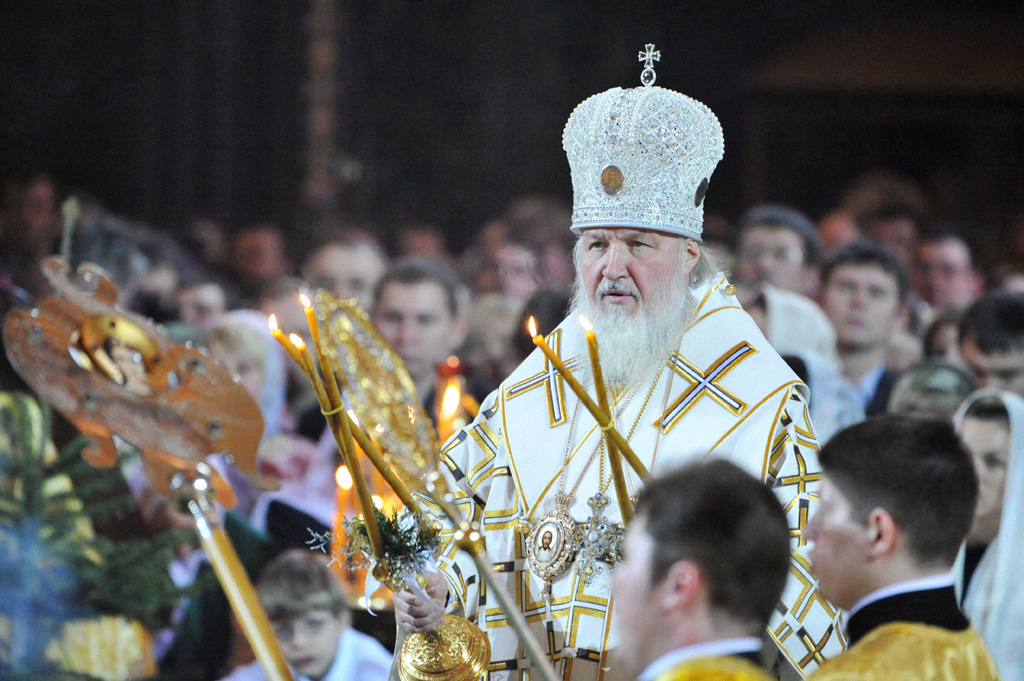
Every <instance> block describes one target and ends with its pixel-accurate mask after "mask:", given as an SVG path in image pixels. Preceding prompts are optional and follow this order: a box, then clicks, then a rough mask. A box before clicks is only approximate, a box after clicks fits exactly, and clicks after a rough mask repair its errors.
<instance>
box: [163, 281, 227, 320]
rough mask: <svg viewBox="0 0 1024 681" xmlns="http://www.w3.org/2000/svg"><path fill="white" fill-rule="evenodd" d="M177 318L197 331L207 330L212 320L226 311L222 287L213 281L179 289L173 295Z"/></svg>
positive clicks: (225, 299) (225, 298)
mask: <svg viewBox="0 0 1024 681" xmlns="http://www.w3.org/2000/svg"><path fill="white" fill-rule="evenodd" d="M175 302H176V303H177V305H178V318H179V319H181V321H182V322H184V323H185V324H186V325H188V326H189V327H191V328H193V329H197V330H199V331H209V330H210V329H211V328H212V326H213V324H214V321H215V320H216V319H217V317H219V316H220V315H222V314H224V312H226V311H227V297H226V296H225V295H224V289H222V288H221V287H220V286H218V285H217V284H214V283H206V284H200V285H198V286H191V287H189V288H183V289H180V290H179V291H178V293H177V295H176V296H175Z"/></svg>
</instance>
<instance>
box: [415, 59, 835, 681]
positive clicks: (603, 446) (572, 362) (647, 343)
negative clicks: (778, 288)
mask: <svg viewBox="0 0 1024 681" xmlns="http://www.w3.org/2000/svg"><path fill="white" fill-rule="evenodd" d="M652 50H653V46H648V55H651V54H652ZM652 58H653V57H652ZM647 66H648V69H646V70H645V75H644V77H642V78H641V80H642V81H643V82H644V83H645V86H644V87H640V88H636V89H631V90H622V89H620V88H615V89H613V90H609V91H607V92H604V93H602V94H599V95H596V96H594V97H591V98H590V99H588V100H586V101H585V102H583V103H582V104H580V105H579V106H578V107H577V108H576V110H575V111H574V112H573V114H572V116H571V117H570V118H569V122H568V124H567V125H566V128H565V134H564V146H565V149H566V152H567V154H568V157H569V164H570V166H571V171H572V182H573V204H574V205H573V222H572V229H573V231H574V232H575V233H576V234H578V235H579V240H578V242H577V245H576V251H575V260H576V272H577V280H576V297H575V301H574V303H573V310H572V312H571V313H570V315H569V317H568V318H567V319H566V320H565V321H563V322H562V323H561V324H560V325H559V326H558V328H557V329H555V331H554V332H552V333H551V335H550V336H548V338H547V342H548V344H549V345H550V346H551V347H552V348H553V350H554V351H555V352H556V353H558V354H559V355H560V356H561V358H562V360H563V362H564V363H565V364H566V365H567V367H569V369H570V370H571V371H572V372H573V374H574V376H575V377H576V378H577V379H578V380H580V381H581V382H583V383H584V384H585V385H587V386H588V388H589V391H590V392H591V394H594V387H593V380H591V378H590V377H591V367H590V362H589V359H588V354H587V349H586V347H587V346H586V340H585V336H584V334H583V332H582V330H581V328H580V327H579V325H578V323H577V318H578V316H579V315H580V314H581V313H582V314H584V315H586V316H587V317H588V318H589V319H590V321H591V322H592V324H593V326H594V329H595V331H596V333H597V337H598V339H599V342H600V358H601V362H602V365H603V368H604V375H605V377H606V384H607V387H608V392H609V395H608V397H609V403H610V404H611V409H612V411H613V412H614V420H615V425H616V428H617V429H618V431H619V432H620V433H621V434H622V436H623V437H624V438H626V439H627V440H628V442H629V444H630V446H631V448H632V449H633V450H634V452H635V453H636V454H637V456H638V457H639V458H640V460H641V462H642V463H643V464H644V465H645V466H646V468H647V470H648V471H650V472H651V473H652V474H657V473H658V472H660V471H663V470H665V469H668V468H671V467H675V466H678V465H680V464H683V463H686V462H689V461H694V460H698V459H701V458H703V457H706V456H708V455H709V454H714V455H716V456H720V457H723V458H726V459H729V460H731V461H733V462H734V463H736V464H738V465H739V466H740V467H742V468H743V469H745V470H747V471H749V472H750V473H752V474H753V475H754V476H756V477H757V478H758V479H760V480H763V481H764V482H765V483H767V484H769V485H772V486H774V488H775V489H776V491H777V493H778V496H779V499H780V500H781V501H782V503H783V506H784V508H785V509H786V512H787V517H788V521H789V525H790V533H791V536H792V546H791V548H792V556H793V560H792V566H791V571H790V572H791V579H790V580H789V584H788V585H787V589H786V592H785V594H784V596H783V599H782V603H781V604H780V606H779V607H778V608H777V609H776V613H775V616H774V618H773V620H772V622H771V624H770V626H769V627H768V630H767V634H768V637H770V638H771V639H773V640H774V641H775V643H776V644H777V646H774V648H775V649H777V650H778V651H780V653H781V655H778V656H777V657H778V659H780V660H782V661H783V663H785V664H788V665H789V666H791V667H792V668H794V669H796V670H798V671H799V673H800V674H801V675H806V674H808V673H809V672H811V671H812V670H813V669H814V668H815V667H816V666H817V664H818V662H820V661H821V660H822V658H823V656H825V655H827V654H828V653H829V652H836V653H838V652H839V651H840V650H841V649H842V646H843V642H842V638H841V635H840V633H839V628H838V626H837V624H838V617H839V615H838V612H837V610H836V609H835V608H834V607H833V606H832V605H831V604H829V603H828V602H827V601H825V600H824V599H822V598H820V597H819V596H818V595H817V591H816V584H815V580H814V578H813V576H812V575H811V574H810V568H809V563H808V561H807V560H806V557H805V552H806V547H805V546H804V539H803V537H802V534H801V533H802V530H803V525H804V523H805V522H806V519H807V516H808V513H809V509H810V507H811V505H812V503H814V502H815V500H816V498H815V496H814V494H815V490H816V487H817V482H816V481H817V479H818V477H819V469H818V463H817V459H816V450H817V443H816V441H815V437H814V432H813V429H812V427H811V424H810V423H809V421H808V416H807V394H806V388H805V386H803V385H802V384H801V383H800V382H799V380H798V379H797V377H796V376H795V375H794V374H793V373H792V371H791V370H790V369H789V368H788V366H787V365H786V364H785V363H784V362H783V361H782V359H781V358H780V357H779V356H778V354H776V353H775V352H774V351H773V350H772V348H771V346H770V345H769V344H768V342H767V341H766V340H765V339H764V336H763V335H762V334H761V332H760V331H759V330H758V329H757V326H756V325H755V324H754V322H753V321H752V320H751V318H750V317H749V315H747V314H746V313H745V312H744V311H743V309H742V308H741V307H740V305H739V303H738V302H737V301H736V299H735V297H734V294H735V290H734V289H733V287H732V286H730V285H729V283H728V282H727V281H726V279H725V278H724V277H723V276H722V275H721V274H720V273H718V270H717V267H716V266H715V264H714V262H713V261H712V260H711V258H710V257H709V256H708V255H707V254H706V253H705V252H704V251H703V250H702V249H701V244H700V241H701V230H702V222H703V200H704V194H705V192H706V190H707V185H708V178H709V177H710V175H711V172H712V171H713V170H714V168H715V166H716V165H717V163H718V161H719V160H720V159H721V157H722V150H723V142H722V129H721V126H720V125H719V123H718V119H717V118H716V117H715V115H714V114H713V113H712V112H711V111H710V110H709V109H708V108H707V107H706V106H704V105H703V104H701V103H700V102H697V101H695V100H693V99H690V98H689V97H686V96H684V95H681V94H679V93H677V92H673V91H671V90H666V89H663V88H660V87H653V86H652V84H653V79H654V73H653V70H651V69H650V68H649V67H650V66H651V61H650V60H648V64H647ZM648 74H649V75H648ZM441 460H442V462H443V463H444V466H443V468H446V469H447V473H449V474H450V483H451V484H452V488H453V489H454V490H457V491H456V494H455V496H456V501H457V503H458V506H459V507H460V509H461V511H462V513H463V514H464V516H465V517H466V518H469V519H472V520H474V521H477V522H479V523H480V525H481V527H482V528H483V531H484V534H485V540H486V545H487V551H488V554H489V557H490V559H491V561H492V562H493V563H494V566H495V569H496V570H497V572H498V577H499V580H501V581H503V582H504V587H505V588H506V589H507V591H508V592H509V593H511V594H514V597H515V599H516V602H517V603H518V605H519V607H520V609H521V610H522V612H523V614H524V616H525V618H526V620H527V621H528V622H529V624H530V627H531V629H532V631H533V634H534V635H535V637H536V638H537V639H538V640H539V641H540V642H541V645H542V647H544V648H546V650H547V652H548V654H549V656H550V657H551V659H552V661H553V663H554V664H555V665H556V668H557V669H558V670H559V672H560V674H561V675H562V677H563V678H565V679H572V680H573V681H582V680H590V679H609V680H610V679H613V678H620V677H619V676H618V675H617V674H621V673H622V671H621V670H623V669H625V666H624V665H620V664H618V662H617V660H616V651H615V647H616V643H617V640H616V635H615V633H614V631H613V627H612V626H610V625H611V620H612V618H613V616H614V613H613V611H614V608H613V603H612V599H611V591H610V581H609V573H610V569H611V568H612V567H613V566H614V564H615V563H616V562H617V561H619V560H620V559H621V549H620V541H621V536H622V518H621V514H620V510H619V506H618V504H617V503H616V500H615V499H614V488H613V485H612V474H611V472H610V469H611V467H610V465H609V461H608V447H607V443H606V440H605V436H604V432H603V431H602V429H601V428H600V426H598V424H597V422H596V421H595V419H594V418H593V417H592V416H591V414H590V413H589V412H588V411H587V410H586V408H584V407H581V405H580V404H579V403H578V401H577V400H576V398H575V395H574V394H573V393H572V392H571V391H570V390H568V389H567V388H566V386H565V384H564V381H563V380H562V378H561V377H560V376H559V375H558V373H557V372H556V371H555V370H554V369H553V367H552V365H551V363H550V362H549V361H548V360H547V359H546V358H545V357H544V355H543V354H541V353H540V352H539V351H537V352H534V353H533V354H532V355H531V356H530V357H528V358H527V359H526V360H525V361H524V362H523V364H522V365H520V366H519V367H518V368H517V369H516V370H515V371H514V372H513V373H512V375H511V376H510V377H509V378H508V379H506V381H505V382H504V383H503V384H502V385H501V387H500V388H499V389H498V390H497V391H496V392H495V393H493V394H492V395H490V397H488V398H487V399H486V400H485V401H484V403H483V405H482V408H481V411H480V414H479V416H478V418H477V419H476V421H474V422H473V423H472V424H470V425H469V426H468V427H466V428H465V429H464V430H462V431H461V432H459V433H457V434H456V435H454V436H453V437H452V438H451V439H449V440H448V442H447V443H446V444H445V445H444V447H443V449H442V455H441ZM625 468H626V469H627V480H626V482H627V487H628V489H629V490H630V494H631V495H633V494H635V493H636V491H637V490H638V489H639V487H640V486H641V481H640V479H639V477H638V476H637V475H636V474H635V473H633V472H631V471H629V467H628V466H625ZM547 532H551V533H552V536H553V537H554V540H553V546H552V547H551V548H550V550H541V551H538V549H541V548H542V546H541V541H542V538H543V537H544V536H546V533H547ZM446 536H448V537H450V536H451V531H450V530H449V531H448V534H447V535H446ZM439 567H440V570H441V572H440V574H439V575H435V576H433V577H432V579H431V580H430V583H429V588H428V593H429V594H430V595H431V597H433V598H434V599H435V600H436V601H437V602H438V603H448V605H449V608H450V609H461V611H462V612H463V613H464V614H465V615H466V616H467V617H469V618H470V619H471V620H472V621H474V622H476V623H477V625H478V626H479V627H480V628H481V629H483V630H484V631H485V632H487V635H488V636H489V638H490V641H491V663H490V667H489V678H490V679H493V680H497V679H501V680H504V679H520V680H521V679H526V678H530V677H529V675H528V668H529V664H530V663H529V660H528V659H527V658H526V656H525V655H524V653H523V650H522V648H521V647H520V646H519V643H518V642H517V640H516V637H515V635H514V632H513V630H512V629H511V628H510V626H509V624H508V621H507V618H506V616H505V615H504V614H503V613H502V611H501V610H500V609H499V608H497V607H495V601H494V599H493V598H491V599H488V598H487V594H486V590H481V588H480V579H479V578H478V576H477V574H476V570H475V567H474V565H473V563H472V561H470V560H469V559H468V558H467V557H465V556H462V555H459V554H458V552H457V550H456V548H455V547H454V545H453V544H452V543H451V542H449V543H448V544H446V545H445V547H444V548H443V551H442V553H441V556H440V558H439ZM395 609H396V619H397V620H398V623H399V626H400V628H401V629H402V630H404V631H410V632H422V631H429V630H431V629H432V628H434V627H436V626H437V623H438V621H439V619H440V613H439V611H438V609H437V608H435V607H432V606H431V605H430V604H425V603H422V602H420V601H418V600H417V599H416V598H415V597H413V596H411V595H410V594H399V595H397V596H396V597H395ZM620 652H621V651H620Z"/></svg>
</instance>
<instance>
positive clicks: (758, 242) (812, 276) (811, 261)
mask: <svg viewBox="0 0 1024 681" xmlns="http://www.w3.org/2000/svg"><path fill="white" fill-rule="evenodd" d="M737 231H738V232H739V238H738V239H737V248H736V265H735V267H734V270H735V275H736V276H737V277H739V278H740V279H741V280H743V281H745V282H746V283H747V284H750V285H755V286H763V285H765V284H770V285H771V286H774V287H776V288H779V289H782V290H784V291H793V292H794V293H801V294H803V295H813V294H814V293H815V292H816V291H817V288H818V262H819V260H820V259H821V241H820V240H819V238H818V231H817V229H815V227H814V223H813V222H811V220H810V218H808V217H807V216H806V215H804V214H803V213H801V212H800V211H798V210H796V209H793V208H790V207H788V206H782V205H778V204H770V203H763V204H760V205H757V206H754V207H753V208H750V209H749V210H747V212H746V213H744V214H743V215H742V216H741V217H740V220H739V223H738V224H737Z"/></svg>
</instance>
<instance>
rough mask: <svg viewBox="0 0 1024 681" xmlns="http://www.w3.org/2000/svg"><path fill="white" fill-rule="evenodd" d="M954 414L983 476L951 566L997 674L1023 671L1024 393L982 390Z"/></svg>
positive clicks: (1020, 674)
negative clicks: (971, 518)
mask: <svg viewBox="0 0 1024 681" xmlns="http://www.w3.org/2000/svg"><path fill="white" fill-rule="evenodd" d="M954 418H955V422H956V425H957V432H958V433H959V434H960V436H961V438H963V440H964V444H965V445H966V446H967V449H968V450H969V451H970V452H971V457H972V458H973V459H974V465H975V468H976V469H977V471H978V480H979V483H980V493H979V496H978V506H977V509H976V511H975V516H974V525H973V526H972V527H971V532H970V534H969V535H968V537H967V542H966V547H965V549H964V550H962V551H961V552H960V556H959V557H958V559H957V564H956V566H955V567H954V574H955V575H956V578H957V593H958V595H959V597H960V598H961V603H962V606H963V610H964V613H965V614H966V615H967V616H968V617H969V618H970V620H971V622H972V623H973V625H974V627H975V629H977V631H978V632H979V633H980V634H981V636H982V638H984V639H985V642H986V643H987V644H988V647H989V649H990V650H991V651H992V657H993V658H995V661H996V666H997V667H998V668H999V673H1000V676H1001V677H1002V678H1004V679H1024V588H1021V586H1020V570H1021V567H1022V566H1024V399H1022V398H1021V397H1019V396H1017V395H1015V394H1013V393H1009V392H995V391H990V390H979V391H977V392H975V393H974V394H972V395H971V396H970V397H968V398H967V400H965V401H964V403H963V404H962V405H961V406H960V409H959V410H958V412H957V414H956V416H955V417H954Z"/></svg>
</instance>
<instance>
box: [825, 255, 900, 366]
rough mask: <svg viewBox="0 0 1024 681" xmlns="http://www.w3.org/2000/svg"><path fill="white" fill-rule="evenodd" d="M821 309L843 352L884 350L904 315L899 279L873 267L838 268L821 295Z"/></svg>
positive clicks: (879, 268) (848, 266)
mask: <svg viewBox="0 0 1024 681" xmlns="http://www.w3.org/2000/svg"><path fill="white" fill-rule="evenodd" d="M821 307H822V309H823V310H825V314H826V315H828V318H829V319H830V320H831V321H832V324H833V326H835V328H836V341H837V345H838V346H839V349H840V350H841V351H842V350H850V351H855V350H865V349H872V348H878V347H880V346H885V345H887V344H888V343H889V339H890V338H891V337H892V333H893V331H894V330H895V329H896V326H897V323H898V322H899V320H900V317H901V315H902V313H903V305H902V304H901V303H900V297H899V285H898V284H897V282H896V277H894V276H892V275H891V274H889V273H888V272H886V271H885V270H883V269H882V268H881V267H878V266H876V265H872V264H865V265H857V264H849V265H839V266H838V267H836V268H835V269H833V270H832V272H831V274H830V275H829V278H828V281H826V282H825V285H824V288H822V291H821Z"/></svg>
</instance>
